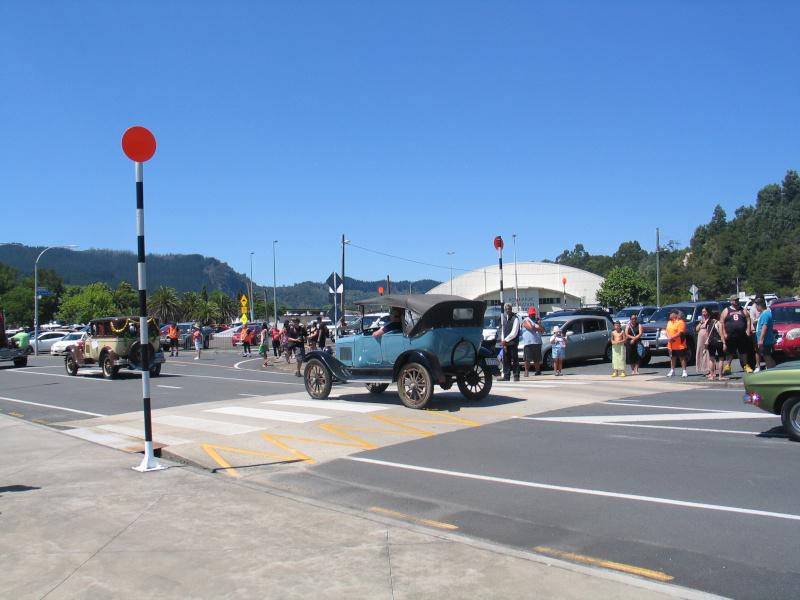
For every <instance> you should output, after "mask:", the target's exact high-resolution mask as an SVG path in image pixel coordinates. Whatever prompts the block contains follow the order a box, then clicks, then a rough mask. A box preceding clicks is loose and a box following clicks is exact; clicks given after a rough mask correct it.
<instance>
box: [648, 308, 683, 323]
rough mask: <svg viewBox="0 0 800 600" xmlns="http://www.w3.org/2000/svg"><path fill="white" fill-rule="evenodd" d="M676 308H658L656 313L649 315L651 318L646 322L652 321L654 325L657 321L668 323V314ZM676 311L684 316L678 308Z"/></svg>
mask: <svg viewBox="0 0 800 600" xmlns="http://www.w3.org/2000/svg"><path fill="white" fill-rule="evenodd" d="M676 308H678V307H676V306H662V307H661V308H659V309H658V310H657V311H656V312H654V313H653V314H652V315H651V317H650V318H649V319H648V321H652V322H653V323H655V322H657V321H669V313H671V312H672V311H673V310H675V309H676ZM678 310H680V311H681V314H685V311H683V310H681V309H680V308H678Z"/></svg>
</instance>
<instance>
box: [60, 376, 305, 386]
mask: <svg viewBox="0 0 800 600" xmlns="http://www.w3.org/2000/svg"><path fill="white" fill-rule="evenodd" d="M65 377H66V376H65ZM181 377H198V378H200V379H222V380H223V381H242V382H245V383H274V384H275V385H305V384H304V383H303V382H302V381H272V380H271V379H239V378H238V377H217V376H216V375H181Z"/></svg>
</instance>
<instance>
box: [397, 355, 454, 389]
mask: <svg viewBox="0 0 800 600" xmlns="http://www.w3.org/2000/svg"><path fill="white" fill-rule="evenodd" d="M407 362H417V363H419V364H421V365H423V366H424V367H426V368H427V369H428V371H430V373H431V377H433V380H434V381H435V382H436V383H437V384H441V383H445V382H446V381H447V376H446V375H445V374H444V369H442V364H441V363H440V362H439V358H438V357H437V356H436V355H435V354H434V353H433V352H428V351H427V350H421V349H419V348H414V349H413V350H406V351H405V352H403V353H402V354H401V355H400V356H398V357H397V360H395V361H394V369H393V371H392V381H397V375H398V374H399V373H400V368H401V367H402V366H403V365H404V364H406V363H407Z"/></svg>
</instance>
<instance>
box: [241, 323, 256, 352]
mask: <svg viewBox="0 0 800 600" xmlns="http://www.w3.org/2000/svg"><path fill="white" fill-rule="evenodd" d="M252 332H253V330H252V329H250V326H249V325H247V324H246V323H245V324H244V325H242V330H241V332H240V333H239V339H240V340H241V342H242V356H250V334H251V333H252Z"/></svg>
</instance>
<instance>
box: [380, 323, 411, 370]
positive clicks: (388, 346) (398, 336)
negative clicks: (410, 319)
mask: <svg viewBox="0 0 800 600" xmlns="http://www.w3.org/2000/svg"><path fill="white" fill-rule="evenodd" d="M380 342H381V358H382V359H383V366H384V367H394V363H395V361H396V360H397V357H398V356H400V355H401V354H402V353H403V352H404V351H405V350H406V349H408V348H409V343H408V338H407V337H406V336H404V335H403V332H402V331H401V330H400V329H398V330H395V331H390V332H389V333H385V334H383V335H382V336H381V337H380Z"/></svg>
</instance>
